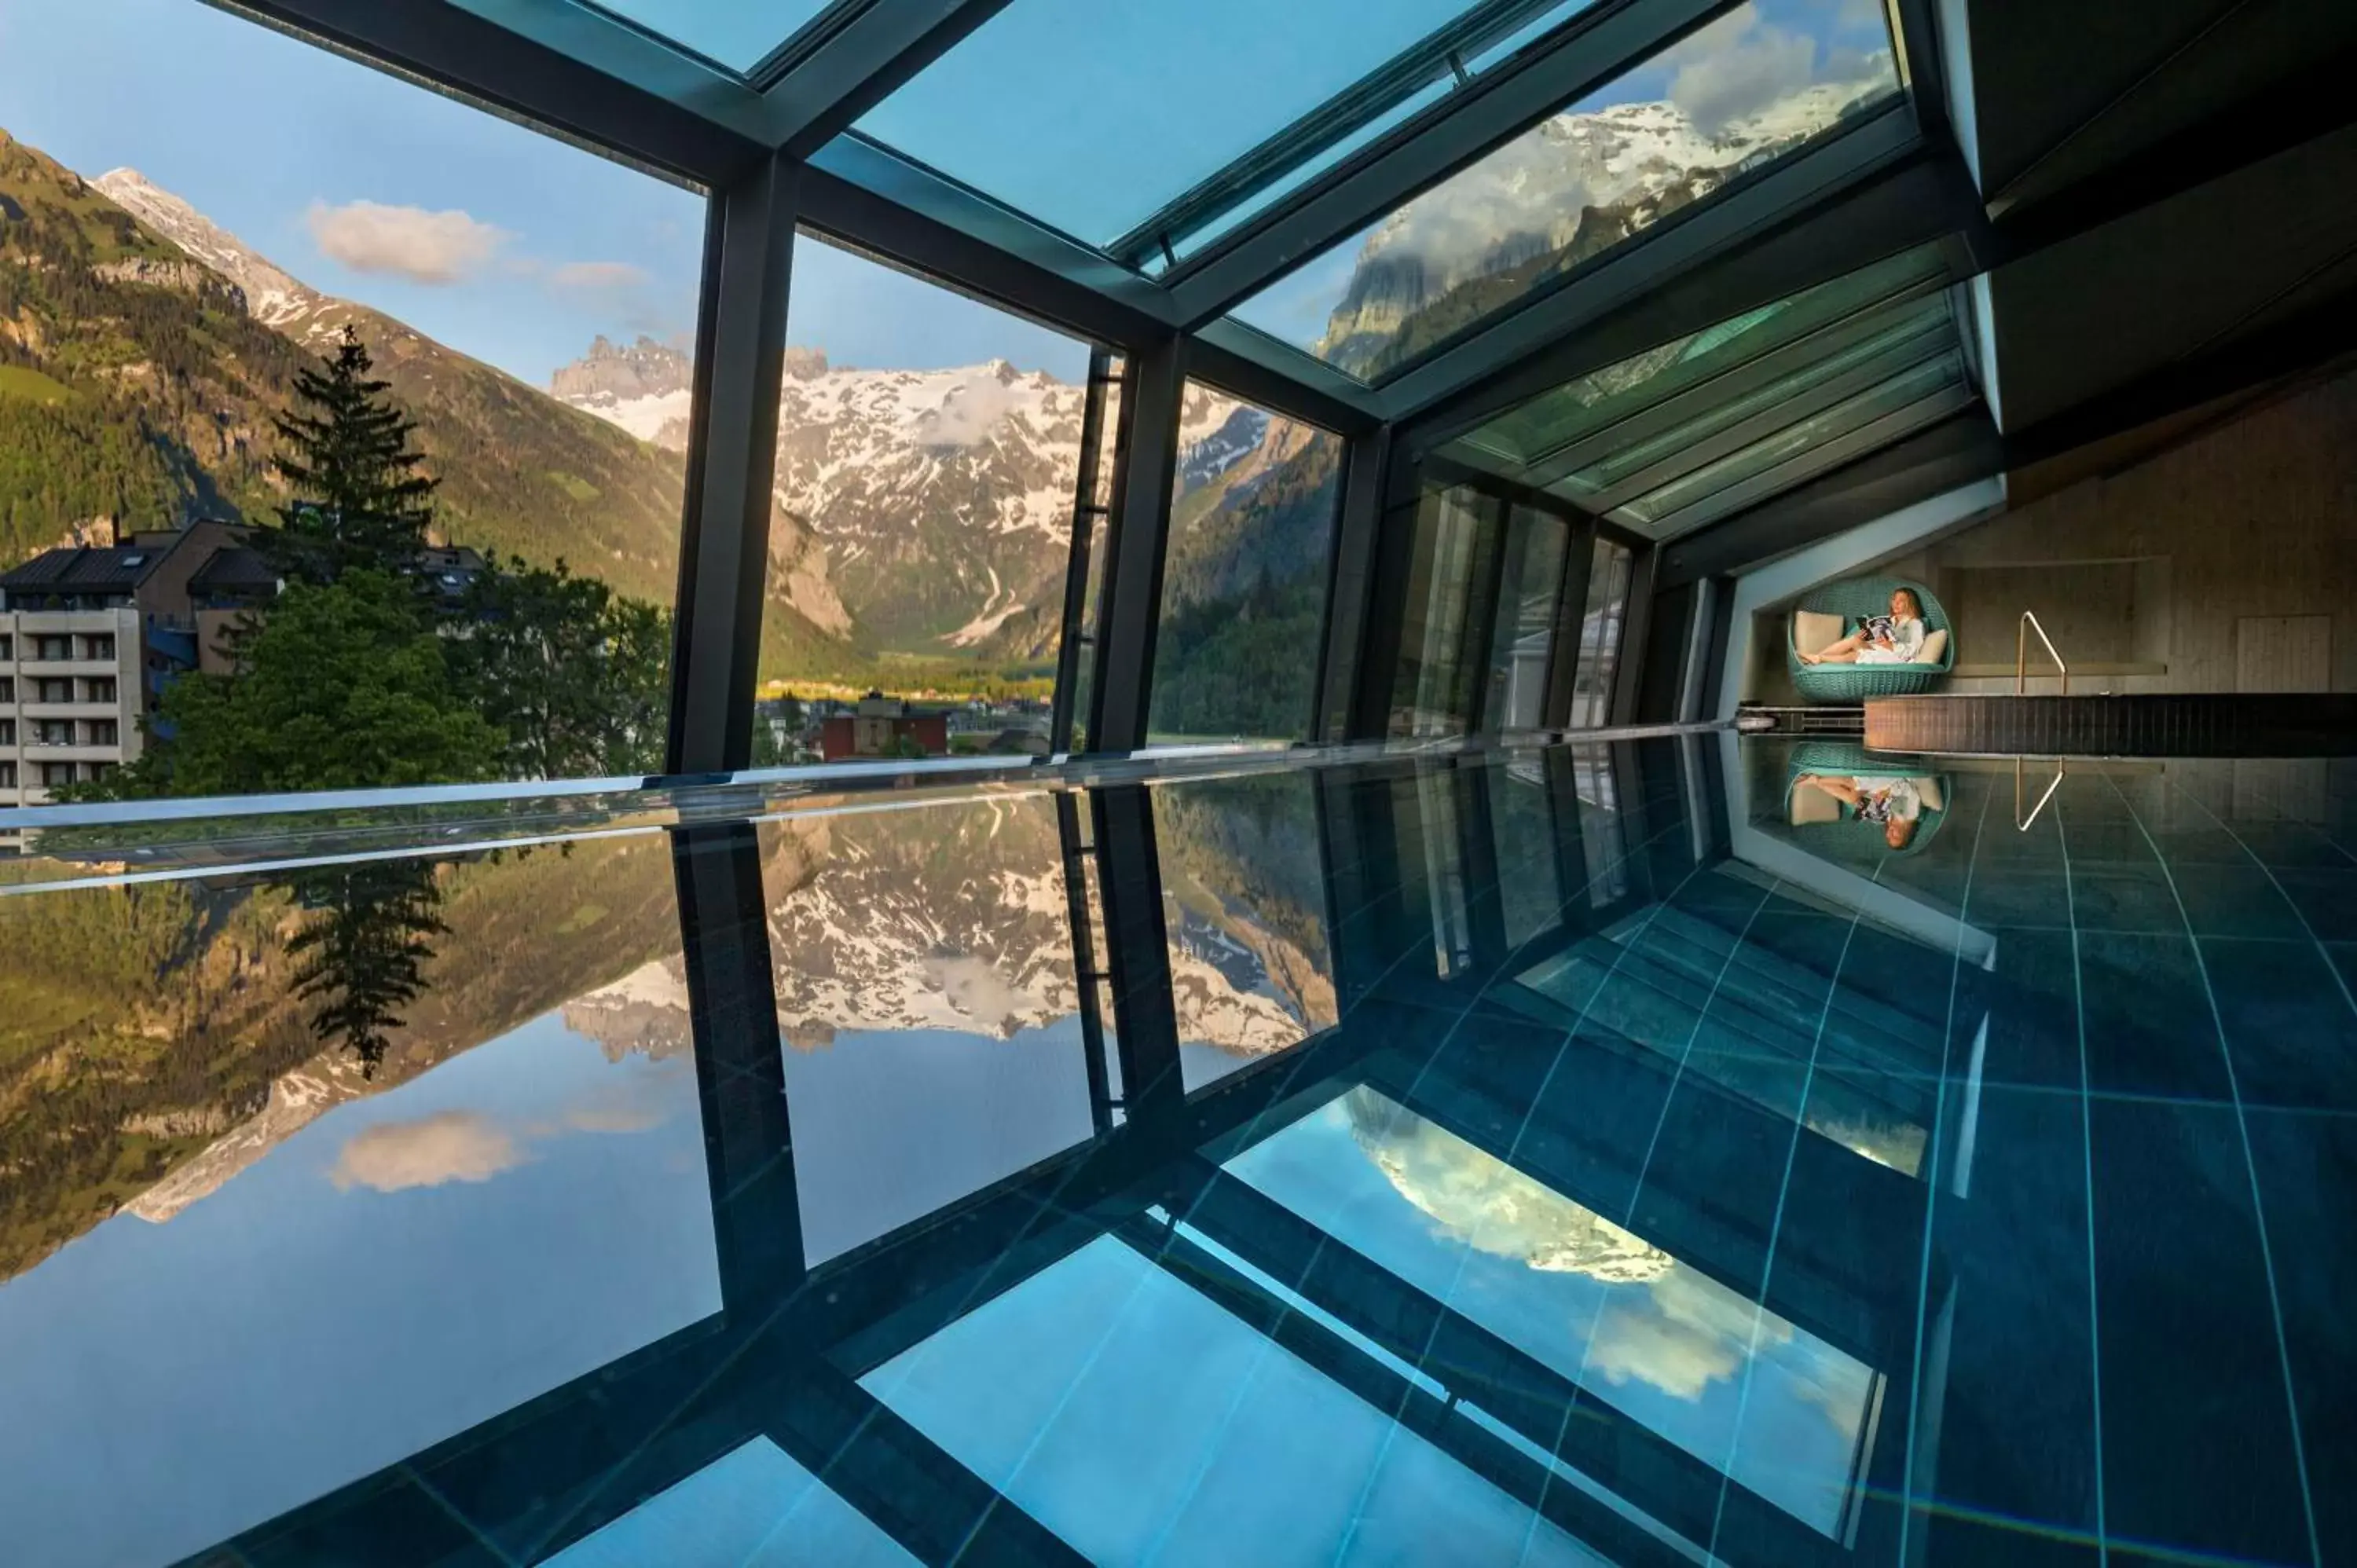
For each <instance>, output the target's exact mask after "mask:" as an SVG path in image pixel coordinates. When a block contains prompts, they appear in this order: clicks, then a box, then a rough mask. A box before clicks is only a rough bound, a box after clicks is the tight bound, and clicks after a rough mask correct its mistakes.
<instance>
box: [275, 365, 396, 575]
mask: <svg viewBox="0 0 2357 1568" xmlns="http://www.w3.org/2000/svg"><path fill="white" fill-rule="evenodd" d="M373 363H374V361H372V360H371V359H370V358H369V351H368V348H367V346H366V345H365V344H363V343H362V342H361V338H360V334H359V333H358V332H356V331H354V330H353V329H352V328H350V327H349V326H347V327H346V328H344V335H343V338H342V340H341V341H340V342H339V343H338V344H337V346H336V354H335V358H333V359H332V360H328V363H327V367H326V368H325V369H324V370H320V369H314V368H311V367H308V366H307V367H305V368H304V369H303V370H302V371H299V372H298V373H297V374H296V378H295V394H296V397H297V398H298V399H300V400H301V402H302V403H305V404H307V405H309V409H310V410H311V412H307V413H281V414H276V415H274V416H273V418H272V423H273V424H275V425H276V426H277V428H278V435H279V439H280V441H281V442H283V443H284V444H285V446H284V450H282V451H281V452H280V453H279V455H278V456H277V458H276V459H275V464H274V466H275V467H276V468H277V470H278V473H279V475H280V477H281V478H284V479H285V481H286V483H287V485H288V486H289V487H290V488H291V489H292V490H293V491H294V499H292V500H290V501H289V502H288V503H287V504H286V505H285V506H284V507H282V508H280V509H279V513H278V516H279V520H280V521H281V523H282V525H283V526H282V527H281V528H279V529H278V530H277V531H276V532H265V533H264V534H262V535H261V536H260V538H259V542H260V543H261V544H262V546H263V547H264V549H265V550H267V551H268V552H270V553H271V554H272V555H273V556H274V564H275V565H276V566H278V568H279V569H280V570H281V571H282V572H284V573H285V574H286V575H289V576H301V577H308V578H310V579H312V580H314V581H317V582H325V583H331V582H334V581H335V580H336V579H337V578H339V577H340V576H342V575H343V574H344V573H345V572H347V571H349V570H350V569H352V568H354V567H378V568H382V569H387V570H394V571H398V570H400V569H402V568H404V567H405V566H407V565H408V564H410V563H411V562H413V561H414V560H415V559H416V556H417V553H418V552H419V551H420V550H422V549H424V548H425V531H426V528H427V526H428V525H429V524H430V523H431V522H432V521H434V508H433V505H432V502H431V499H430V498H431V497H432V495H433V493H434V488H435V485H436V483H437V481H436V480H435V479H432V478H428V477H426V476H425V475H424V474H421V473H419V472H418V471H417V465H418V464H419V463H420V462H421V461H423V454H421V453H418V452H416V451H414V450H413V449H412V448H411V446H410V437H411V436H412V435H414V434H415V432H416V428H417V426H416V424H415V423H414V421H412V420H411V419H410V418H409V416H408V415H407V414H405V413H402V412H401V410H400V409H399V408H398V407H397V406H395V405H394V404H393V402H392V401H391V400H390V399H388V398H387V397H386V396H385V393H386V392H387V391H388V390H389V389H390V387H391V385H392V383H391V382H389V381H375V380H372V379H371V377H370V375H369V371H370V369H371V366H372V365H373Z"/></svg>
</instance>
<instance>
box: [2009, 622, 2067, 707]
mask: <svg viewBox="0 0 2357 1568" xmlns="http://www.w3.org/2000/svg"><path fill="white" fill-rule="evenodd" d="M2033 628H2034V629H2035V630H2036V631H2037V633H2038V640H2039V641H2040V642H2042V643H2044V644H2045V645H2046V657H2047V658H2049V659H2051V660H2054V668H2055V671H2056V672H2057V673H2059V674H2060V675H2061V677H2062V694H2063V695H2064V696H2066V697H2067V696H2069V695H2070V694H2071V667H2070V666H2069V665H2068V664H2065V663H2063V662H2062V656H2061V654H2060V653H2057V652H2056V651H2055V650H2054V639H2052V638H2050V637H2049V636H2047V635H2046V628H2044V627H2042V626H2040V625H2039V624H2038V616H2037V613H2036V612H2035V611H2032V610H2024V611H2022V612H2021V624H2020V626H2019V627H2018V628H2015V631H2016V635H2015V638H2014V650H2013V694H2014V695H2015V696H2017V697H2018V696H2020V695H2021V690H2022V687H2023V686H2024V685H2025V684H2026V683H2027V682H2029V634H2030V631H2031V630H2032V629H2033Z"/></svg>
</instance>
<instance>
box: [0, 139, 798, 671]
mask: <svg viewBox="0 0 2357 1568" xmlns="http://www.w3.org/2000/svg"><path fill="white" fill-rule="evenodd" d="M348 323H349V324H350V325H351V326H353V327H354V328H356V329H357V330H358V331H359V333H360V335H361V338H362V340H363V341H364V342H365V343H366V344H367V346H368V348H369V350H370V352H371V355H372V356H374V358H375V360H376V369H377V372H378V373H379V374H380V375H382V377H383V378H384V379H385V380H386V381H390V382H391V383H392V385H393V395H394V396H395V397H397V398H398V399H399V400H400V401H401V403H403V405H404V407H405V408H406V410H407V411H408V413H410V414H411V416H412V417H413V418H414V419H415V420H416V422H417V443H418V446H419V448H420V449H421V450H422V451H423V452H424V453H425V457H426V468H427V471H428V472H430V473H431V474H433V475H434V476H435V477H436V478H438V479H439V480H440V481H441V487H440V489H439V490H438V492H437V493H436V498H435V499H436V511H437V526H438V528H439V530H440V532H441V533H442V534H443V535H444V537H445V538H446V539H447V540H449V541H451V542H457V543H463V544H472V545H476V546H479V547H480V548H483V549H486V550H496V551H499V552H500V553H503V554H509V555H520V556H522V557H523V558H524V559H526V560H529V561H533V562H537V563H540V564H549V563H553V562H554V561H556V560H558V559H560V558H562V559H564V560H565V561H567V562H569V563H570V564H572V565H573V567H574V568H575V569H576V571H579V572H583V573H587V574H589V575H595V576H597V577H600V578H603V579H604V580H605V581H606V582H607V583H608V584H610V585H612V586H613V587H615V588H616V589H617V590H618V591H619V592H621V593H623V594H626V595H628V596H630V597H633V598H638V599H644V600H648V601H651V602H653V603H657V604H662V605H668V604H669V603H670V602H671V600H672V597H673V594H674V592H675V591H676V587H677V577H678V562H679V538H680V518H681V510H682V497H683V486H684V472H683V465H682V460H681V458H680V457H679V456H677V455H676V454H673V453H667V452H664V451H662V450H661V449H659V448H657V447H655V446H650V445H648V444H647V443H645V442H642V441H639V440H637V439H636V438H634V437H632V436H631V435H629V434H628V433H626V432H624V431H622V430H619V429H617V428H616V427H614V426H613V425H611V424H607V423H606V422H605V421H603V420H600V419H597V418H596V417H594V416H592V415H590V414H587V413H582V412H581V411H579V410H577V409H575V408H571V407H568V406H567V405H565V404H564V403H559V402H558V401H556V400H555V399H554V398H552V397H550V396H548V395H547V394H546V393H544V392H540V391H539V390H537V389H535V388H533V387H530V386H527V385H525V384H524V383H523V382H522V381H517V380H515V379H514V378H513V377H511V376H509V375H507V374H505V373H503V372H501V371H496V370H494V369H492V368H491V367H490V366H489V365H485V364H483V363H481V362H480V361H479V360H473V359H469V358H468V356H466V355H464V354H460V353H457V352H456V351H454V350H452V349H447V348H445V347H444V346H442V345H441V344H439V343H436V342H435V341H433V340H432V339H431V338H425V337H424V336H422V335H421V334H419V333H417V332H414V331H413V330H412V329H411V328H408V327H406V326H404V325H403V324H402V323H400V322H398V321H395V320H393V318H391V317H386V316H383V315H381V314H379V313H378V312H376V311H373V310H370V309H367V308H365V307H363V306H355V305H350V304H346V303H342V302H330V303H328V304H327V305H325V306H323V307H322V308H320V309H319V310H317V311H315V312H312V313H310V314H308V315H307V316H305V317H301V318H300V319H299V320H298V322H296V323H295V324H293V325H294V328H296V329H299V330H300V331H301V332H303V333H304V334H306V335H307V337H309V338H311V340H315V341H319V342H325V341H327V340H328V337H329V336H330V335H331V334H332V333H333V332H334V331H336V330H339V329H340V328H342V327H344V326H345V325H346V324H348ZM310 360H311V352H310V349H308V348H307V347H305V346H304V344H303V343H302V342H298V341H297V340H296V338H292V337H289V336H287V335H285V334H284V333H282V332H280V331H278V330H275V329H274V328H269V327H265V326H264V325H262V324H261V323H260V322H257V321H255V320H253V319H252V318H251V317H248V316H247V315H246V313H245V309H244V302H243V300H242V296H241V295H240V294H239V292H238V291H237V290H236V288H235V287H234V286H232V285H231V284H230V283H228V282H227V281H226V280H224V279H222V278H221V277H219V276H217V275H216V274H212V273H210V272H209V271H207V270H206V269H204V268H202V267H199V266H198V265H197V264H195V263H192V262H190V261H189V260H188V258H187V257H186V256H185V255H183V254H182V252H180V251H179V250H178V247H176V246H174V245H173V244H171V243H170V242H168V241H167V240H165V239H163V238H161V237H159V236H157V235H156V234H154V233H151V232H150V231H147V230H146V229H145V228H144V227H142V226H141V225H140V223H139V222H138V221H137V220H135V219H134V218H133V217H132V216H131V215H130V214H129V213H127V212H125V211H124V210H123V209H121V208H119V207H117V206H115V205H114V203H113V202H112V201H110V200H109V199H107V198H106V197H105V196H104V195H102V193H101V192H100V191H99V190H97V189H96V188H94V187H92V186H91V185H90V184H89V183H88V182H86V181H85V180H83V179H82V178H81V177H80V176H79V175H77V174H75V173H74V172H73V171H71V170H70V169H68V168H65V167H64V166H61V165H59V164H58V163H57V162H56V161H54V160H53V159H50V158H48V157H47V156H44V155H42V154H41V153H39V152H38V151H36V150H35V149H33V148H31V147H28V146H27V145H24V144H23V143H21V142H16V141H14V140H12V139H10V138H9V137H8V136H7V135H6V134H5V132H0V564H8V563H14V562H16V561H21V560H24V559H26V558H27V557H28V556H30V555H33V554H35V553H38V552H39V551H41V550H43V549H46V548H48V547H49V546H51V545H54V544H56V543H58V542H60V541H61V540H64V539H66V538H68V537H69V536H70V535H72V534H73V533H74V532H76V531H77V530H86V529H88V528H89V527H90V526H91V525H92V524H93V523H102V522H113V523H114V524H116V525H118V526H120V527H123V528H124V529H126V530H128V529H132V528H156V527H161V526H167V525H169V524H173V523H178V522H183V521H188V520H189V519H192V518H195V517H199V516H226V517H245V518H249V519H253V520H254V521H269V520H270V517H271V514H272V510H273V509H274V507H275V506H276V505H277V504H278V502H279V501H280V499H282V491H281V487H280V485H279V481H278V480H277V478H276V477H275V475H274V473H273V471H272V469H271V466H270V460H271V457H272V456H273V454H274V451H275V449H276V436H275V434H274V431H273V429H272V427H271V423H270V421H271V415H272V414H273V413H277V412H280V411H282V410H284V409H285V408H286V407H287V406H288V405H289V403H290V402H291V400H292V393H293V386H294V380H295V374H296V371H297V370H298V369H299V368H300V367H301V366H302V365H303V364H305V363H307V362H309V361H310ZM767 619H768V621H769V623H770V624H769V628H768V633H769V635H768V638H767V642H768V649H767V650H766V653H767V657H766V658H765V660H764V662H765V664H772V663H776V664H783V663H784V662H786V661H789V660H791V661H793V662H795V663H796V664H798V665H807V664H817V665H821V666H826V665H829V664H832V663H835V662H839V661H840V660H841V655H839V654H838V653H836V652H835V650H836V649H837V648H838V647H839V643H838V642H837V639H834V638H831V637H829V636H828V635H826V634H825V633H824V632H822V631H821V630H819V628H816V627H815V626H813V625H812V624H811V623H810V622H809V621H808V620H807V619H805V618H802V616H801V615H799V614H798V613H796V612H795V611H794V609H793V608H792V607H791V606H789V605H784V604H780V603H776V602H773V603H772V604H771V606H770V610H769V614H768V617H767Z"/></svg>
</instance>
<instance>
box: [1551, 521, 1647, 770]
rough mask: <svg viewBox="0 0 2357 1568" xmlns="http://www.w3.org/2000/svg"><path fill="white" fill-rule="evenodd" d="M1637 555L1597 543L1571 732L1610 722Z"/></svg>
mask: <svg viewBox="0 0 2357 1568" xmlns="http://www.w3.org/2000/svg"><path fill="white" fill-rule="evenodd" d="M1635 564H1636V553H1635V552H1633V551H1631V549H1630V548H1629V547H1628V546H1627V545H1625V544H1620V543H1616V542H1614V541H1612V540H1609V539H1604V538H1598V540H1597V541H1596V550H1595V556H1594V559H1593V560H1592V562H1591V563H1590V564H1589V567H1588V576H1587V613H1586V614H1585V615H1583V616H1581V617H1580V620H1579V663H1578V664H1577V667H1576V668H1575V669H1574V671H1573V672H1572V680H1571V716H1570V717H1569V718H1568V719H1567V720H1566V724H1567V725H1568V726H1569V727H1570V728H1573V729H1598V728H1600V727H1602V726H1603V725H1609V724H1610V723H1611V722H1612V688H1613V683H1614V678H1615V677H1616V676H1617V675H1618V674H1619V673H1620V634H1621V631H1622V629H1623V628H1625V627H1626V625H1627V624H1628V618H1629V575H1630V573H1631V570H1632V569H1633V568H1634V566H1635Z"/></svg>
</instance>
